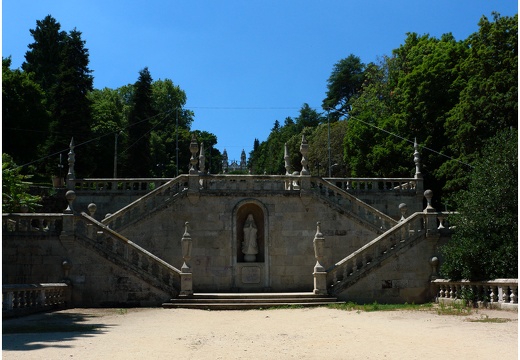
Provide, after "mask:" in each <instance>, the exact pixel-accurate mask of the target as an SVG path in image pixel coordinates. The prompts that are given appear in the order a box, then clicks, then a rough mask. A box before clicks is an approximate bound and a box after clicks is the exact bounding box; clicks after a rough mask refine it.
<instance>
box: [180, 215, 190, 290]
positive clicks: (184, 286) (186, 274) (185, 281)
mask: <svg viewBox="0 0 520 360" xmlns="http://www.w3.org/2000/svg"><path fill="white" fill-rule="evenodd" d="M188 225H189V223H188V222H187V221H186V223H185V224H184V234H183V235H182V239H181V247H182V258H183V259H184V264H182V267H181V291H180V295H182V296H188V295H193V278H192V271H191V265H190V259H191V247H192V240H191V235H190V234H189V233H188Z"/></svg>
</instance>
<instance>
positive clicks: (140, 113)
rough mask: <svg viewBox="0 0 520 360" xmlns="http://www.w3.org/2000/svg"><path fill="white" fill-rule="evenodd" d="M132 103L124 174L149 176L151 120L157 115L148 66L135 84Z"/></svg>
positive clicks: (150, 167) (140, 73) (150, 164)
mask: <svg viewBox="0 0 520 360" xmlns="http://www.w3.org/2000/svg"><path fill="white" fill-rule="evenodd" d="M132 105H133V107H132V110H131V111H130V114H129V116H128V148H127V151H126V152H127V158H128V162H127V163H126V164H125V166H124V175H125V176H126V177H147V176H150V174H151V169H152V158H151V153H150V131H151V130H152V129H151V120H152V118H153V117H154V116H155V115H156V113H155V111H154V108H153V97H152V76H151V75H150V71H149V70H148V68H147V67H145V68H144V69H143V70H141V71H140V72H139V78H138V80H137V82H136V83H135V84H134V94H133V98H132Z"/></svg>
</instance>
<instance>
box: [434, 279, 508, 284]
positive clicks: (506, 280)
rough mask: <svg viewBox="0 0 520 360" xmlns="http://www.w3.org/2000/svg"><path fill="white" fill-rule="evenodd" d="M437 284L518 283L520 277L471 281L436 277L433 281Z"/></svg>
mask: <svg viewBox="0 0 520 360" xmlns="http://www.w3.org/2000/svg"><path fill="white" fill-rule="evenodd" d="M432 283H435V284H447V283H451V284H518V279H495V280H484V281H471V280H449V279H435V280H433V281H432Z"/></svg>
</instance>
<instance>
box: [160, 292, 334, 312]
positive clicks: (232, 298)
mask: <svg viewBox="0 0 520 360" xmlns="http://www.w3.org/2000/svg"><path fill="white" fill-rule="evenodd" d="M334 303H338V301H337V299H336V298H335V297H330V296H327V295H316V294H313V293H196V294H193V295H192V296H180V297H178V298H174V299H171V300H170V301H169V302H167V303H164V304H162V306H163V308H169V309H171V308H185V309H205V310H246V309H265V308H270V307H283V306H298V307H309V306H322V305H328V304H334Z"/></svg>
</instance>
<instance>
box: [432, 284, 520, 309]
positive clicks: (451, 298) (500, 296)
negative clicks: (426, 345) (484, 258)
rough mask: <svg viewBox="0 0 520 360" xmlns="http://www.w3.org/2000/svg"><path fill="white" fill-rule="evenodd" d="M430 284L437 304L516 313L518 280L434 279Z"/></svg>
mask: <svg viewBox="0 0 520 360" xmlns="http://www.w3.org/2000/svg"><path fill="white" fill-rule="evenodd" d="M432 284H433V286H434V288H435V291H436V301H437V302H438V303H444V304H450V303H462V304H466V305H470V306H474V307H486V308H488V307H489V308H497V309H504V310H516V311H518V279H496V280H490V281H467V280H462V281H451V280H446V279H436V280H435V281H433V282H432Z"/></svg>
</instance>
